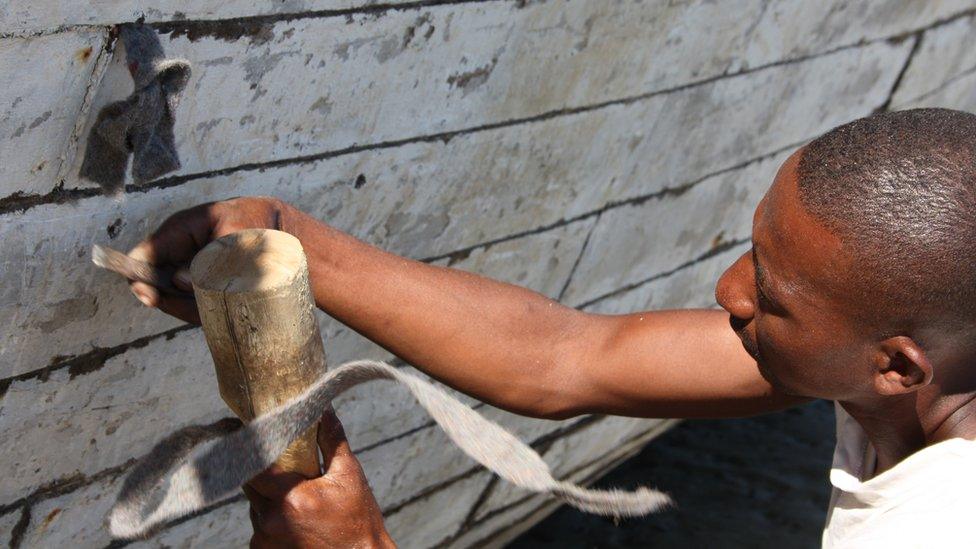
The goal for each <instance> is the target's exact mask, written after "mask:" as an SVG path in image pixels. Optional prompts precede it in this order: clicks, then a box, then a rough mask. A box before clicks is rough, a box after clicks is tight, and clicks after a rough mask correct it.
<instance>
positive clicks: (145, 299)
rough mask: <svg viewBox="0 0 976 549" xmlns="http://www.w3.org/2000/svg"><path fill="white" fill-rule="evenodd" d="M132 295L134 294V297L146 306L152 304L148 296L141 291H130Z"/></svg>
mask: <svg viewBox="0 0 976 549" xmlns="http://www.w3.org/2000/svg"><path fill="white" fill-rule="evenodd" d="M132 295H134V296H136V299H138V300H139V301H141V302H142V304H143V305H145V306H146V307H151V306H152V302H150V301H149V296H147V295H145V294H143V293H141V292H132Z"/></svg>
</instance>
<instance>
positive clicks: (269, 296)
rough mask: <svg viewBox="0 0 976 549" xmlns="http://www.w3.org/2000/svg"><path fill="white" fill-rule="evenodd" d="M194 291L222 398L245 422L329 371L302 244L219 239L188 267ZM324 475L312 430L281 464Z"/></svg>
mask: <svg viewBox="0 0 976 549" xmlns="http://www.w3.org/2000/svg"><path fill="white" fill-rule="evenodd" d="M190 277H191V279H192V280H193V293H194V295H195V296H196V301H197V309H198V310H199V313H200V321H201V323H202V324H203V332H204V334H205V335H206V338H207V345H208V346H209V347H210V353H211V355H213V360H214V366H215V367H216V371H217V383H218V385H219V387H220V396H221V398H223V399H224V402H226V403H227V405H228V406H229V407H230V409H231V410H233V411H234V413H235V414H237V416H238V417H240V418H241V419H242V420H243V421H244V422H245V423H246V422H249V421H251V420H252V419H254V418H255V417H256V416H259V415H261V414H263V413H265V412H267V411H269V410H271V409H273V408H275V407H276V406H278V405H279V404H283V403H284V402H286V401H288V400H290V399H291V398H293V397H295V396H297V395H299V394H300V393H301V392H302V391H303V390H304V389H305V388H306V387H308V386H309V385H311V384H312V383H313V382H314V381H315V380H316V379H318V378H319V376H321V375H322V374H323V373H324V372H325V368H326V363H325V351H324V349H323V345H322V336H321V334H320V332H319V325H318V322H317V321H316V319H315V314H314V309H315V304H314V302H313V300H312V294H311V291H310V289H309V283H308V264H307V262H306V259H305V253H304V252H303V251H302V245H301V243H300V242H299V241H298V239H297V238H295V237H294V236H292V235H290V234H288V233H284V232H281V231H274V230H266V229H248V230H244V231H240V232H236V233H233V234H229V235H227V236H224V237H221V238H218V239H216V240H214V241H212V242H210V243H209V244H207V246H206V247H204V248H203V250H201V251H200V252H199V253H197V255H196V257H194V258H193V261H192V263H191V264H190ZM277 463H278V465H280V466H281V467H282V468H283V469H286V470H289V471H294V472H297V473H301V474H303V475H306V476H309V477H314V476H318V475H319V474H320V473H321V470H320V466H319V453H318V445H317V443H316V432H315V428H314V427H313V428H312V429H309V431H307V432H305V433H304V434H303V435H302V436H301V437H300V438H299V439H297V440H296V441H295V442H294V443H293V444H292V445H291V446H290V447H289V448H288V450H287V451H286V452H285V453H284V454H283V455H282V456H281V458H280V459H279V460H278V462H277Z"/></svg>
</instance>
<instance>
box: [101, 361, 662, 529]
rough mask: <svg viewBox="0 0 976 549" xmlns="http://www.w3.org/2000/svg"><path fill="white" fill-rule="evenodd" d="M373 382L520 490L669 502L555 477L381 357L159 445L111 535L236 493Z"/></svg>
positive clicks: (635, 511)
mask: <svg viewBox="0 0 976 549" xmlns="http://www.w3.org/2000/svg"><path fill="white" fill-rule="evenodd" d="M377 379H387V380H392V381H394V382H396V383H398V384H400V385H402V386H404V387H406V388H407V389H408V390H409V391H410V392H411V393H412V394H413V396H414V398H415V399H416V400H417V402H418V403H419V404H420V406H422V407H423V408H424V409H425V410H426V411H427V413H428V414H430V416H431V418H433V419H434V421H436V422H437V424H438V425H439V426H440V428H441V429H443V430H444V432H445V433H446V434H447V436H448V437H449V438H450V439H451V440H452V441H453V442H454V444H456V445H457V446H458V447H459V448H460V449H461V450H462V451H464V453H466V454H467V455H468V456H470V457H471V458H472V459H474V460H475V461H477V462H478V463H480V464H482V465H483V466H485V467H486V468H487V469H489V470H490V471H492V472H494V473H495V474H497V475H498V476H499V477H501V478H503V479H505V480H507V481H508V482H511V483H512V484H514V485H516V486H518V487H520V488H524V489H526V490H530V491H533V492H540V493H549V494H552V495H554V496H556V497H557V498H559V499H561V500H563V501H565V502H566V503H569V504H570V505H572V506H574V507H577V508H579V509H581V510H583V511H587V512H590V513H596V514H600V515H610V516H616V517H628V516H640V515H646V514H648V513H651V512H654V511H656V510H658V509H660V508H662V507H663V506H665V505H668V504H669V503H670V498H669V497H668V496H667V495H666V494H663V493H661V492H658V491H656V490H652V489H649V488H638V489H637V490H635V491H633V492H627V491H621V490H590V489H586V488H582V487H580V486H578V485H576V484H572V483H569V482H563V481H559V480H556V479H555V478H553V476H552V472H551V471H550V470H549V467H548V465H546V462H545V461H543V460H542V457H540V456H539V454H537V453H536V452H535V451H534V450H532V448H530V447H529V446H528V445H526V444H525V443H523V442H522V441H520V440H519V439H518V438H516V437H515V436H514V435H512V434H511V433H509V432H508V431H506V430H505V429H503V428H502V427H500V426H499V425H496V424H495V423H492V422H491V421H488V420H487V419H485V418H484V417H482V416H481V415H480V414H478V412H476V411H474V410H472V409H471V408H469V407H468V406H466V405H464V404H462V403H461V402H459V401H458V400H456V399H455V398H453V397H451V396H449V395H448V394H446V393H445V392H444V391H442V390H441V389H439V388H437V387H435V386H434V385H432V384H430V383H429V382H427V381H425V380H423V379H420V378H419V377H417V376H414V375H411V374H408V373H405V372H402V371H400V370H398V369H396V368H394V367H392V366H390V365H389V364H386V363H384V362H377V361H373V360H354V361H351V362H347V363H345V364H342V365H341V366H339V367H337V368H333V369H330V370H329V371H328V372H326V373H325V374H324V375H323V376H322V377H320V378H319V379H318V381H316V382H315V383H314V384H312V385H311V386H310V387H309V388H308V389H306V390H305V391H304V392H303V393H302V394H301V395H299V396H298V397H296V398H294V399H292V400H291V401H289V402H287V403H285V404H283V405H281V406H279V407H278V408H276V409H274V410H273V411H271V412H269V413H267V414H265V415H262V416H260V417H258V418H255V419H254V421H252V422H251V423H249V424H247V425H246V426H245V427H243V428H240V429H238V430H235V431H233V432H230V433H228V432H227V431H228V428H227V427H226V426H223V427H221V426H219V425H214V426H210V427H188V428H185V429H182V430H180V431H177V432H176V433H174V434H172V435H170V436H169V437H167V438H166V439H164V440H163V441H161V442H160V443H158V444H157V445H156V446H155V447H154V448H153V449H152V450H151V451H150V452H149V454H148V455H147V456H145V457H144V458H142V459H141V460H140V461H139V463H137V464H136V466H135V467H134V468H133V470H132V472H130V473H129V475H128V477H127V478H126V479H125V482H124V483H123V486H122V490H121V492H120V493H119V496H118V499H117V501H116V503H115V505H114V506H113V507H112V509H111V511H110V513H109V528H110V530H111V533H112V535H113V536H115V537H117V538H134V537H138V536H141V535H145V534H146V533H148V532H151V531H152V530H153V529H154V527H156V526H159V525H161V524H163V523H165V522H167V521H170V520H173V519H176V518H178V517H181V516H185V515H188V514H191V513H193V512H195V511H198V510H200V509H203V508H204V507H208V506H210V505H213V504H215V503H218V502H220V501H223V500H226V499H228V498H231V497H233V496H235V495H237V494H238V493H239V490H240V487H241V485H243V484H244V483H245V482H247V481H248V480H249V479H251V478H252V477H254V476H255V475H257V474H258V473H260V472H261V471H263V470H265V469H267V468H268V467H269V466H271V464H273V463H274V462H275V460H276V459H277V458H278V457H279V456H280V455H281V454H282V453H283V452H284V451H285V449H286V448H287V447H288V445H289V444H290V443H291V442H292V441H293V440H295V439H296V438H298V436H299V435H300V434H301V433H303V432H305V431H306V430H308V429H309V428H311V427H312V426H313V425H315V424H316V422H318V420H319V418H320V417H321V416H322V413H323V412H324V411H325V410H326V409H327V408H328V407H329V406H330V405H331V403H332V401H333V399H335V398H336V397H338V396H339V395H341V394H342V393H344V392H345V391H347V390H348V389H351V388H352V387H355V386H357V385H360V384H362V383H366V382H368V381H372V380H377Z"/></svg>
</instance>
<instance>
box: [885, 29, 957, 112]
mask: <svg viewBox="0 0 976 549" xmlns="http://www.w3.org/2000/svg"><path fill="white" fill-rule="evenodd" d="M974 26H976V20H974V17H973V16H970V17H963V18H960V19H958V20H956V21H953V22H951V23H949V24H946V25H942V26H939V27H936V28H934V29H931V30H928V31H926V32H925V33H923V34H922V37H921V44H920V45H919V48H918V51H917V52H916V53H915V55H914V57H913V58H912V62H911V64H910V65H909V66H908V69H907V70H906V71H905V75H904V76H903V77H902V79H901V82H900V83H899V85H898V90H897V91H896V92H895V94H894V95H893V96H892V99H891V104H892V108H905V107H907V106H918V105H926V106H945V107H955V108H961V109H964V110H966V109H967V106H966V105H959V104H958V103H956V102H953V101H951V100H950V97H949V96H947V95H946V90H947V89H949V88H956V89H958V88H960V87H964V86H960V85H959V84H957V82H959V81H960V80H965V79H966V77H967V76H969V75H972V74H974V73H976V32H973V28H974ZM970 88H971V86H970ZM949 94H952V92H949ZM969 108H971V107H969Z"/></svg>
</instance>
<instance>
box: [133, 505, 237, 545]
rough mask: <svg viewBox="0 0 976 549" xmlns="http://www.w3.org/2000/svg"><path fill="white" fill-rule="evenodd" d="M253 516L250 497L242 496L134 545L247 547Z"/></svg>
mask: <svg viewBox="0 0 976 549" xmlns="http://www.w3.org/2000/svg"><path fill="white" fill-rule="evenodd" d="M250 539H251V519H250V516H249V505H248V503H247V500H244V499H241V500H240V501H237V502H235V503H230V504H227V505H225V506H223V507H220V508H218V509H216V510H214V511H211V512H210V513H207V514H205V515H201V516H199V517H194V518H191V519H189V520H187V521H185V522H182V523H180V524H178V525H176V526H174V527H172V528H170V529H168V530H165V531H163V532H162V533H161V534H159V535H158V536H156V537H154V538H151V539H148V540H145V541H140V542H137V543H134V544H132V546H131V547H133V549H148V548H155V549H172V548H174V547H247V543H248V541H250Z"/></svg>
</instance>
